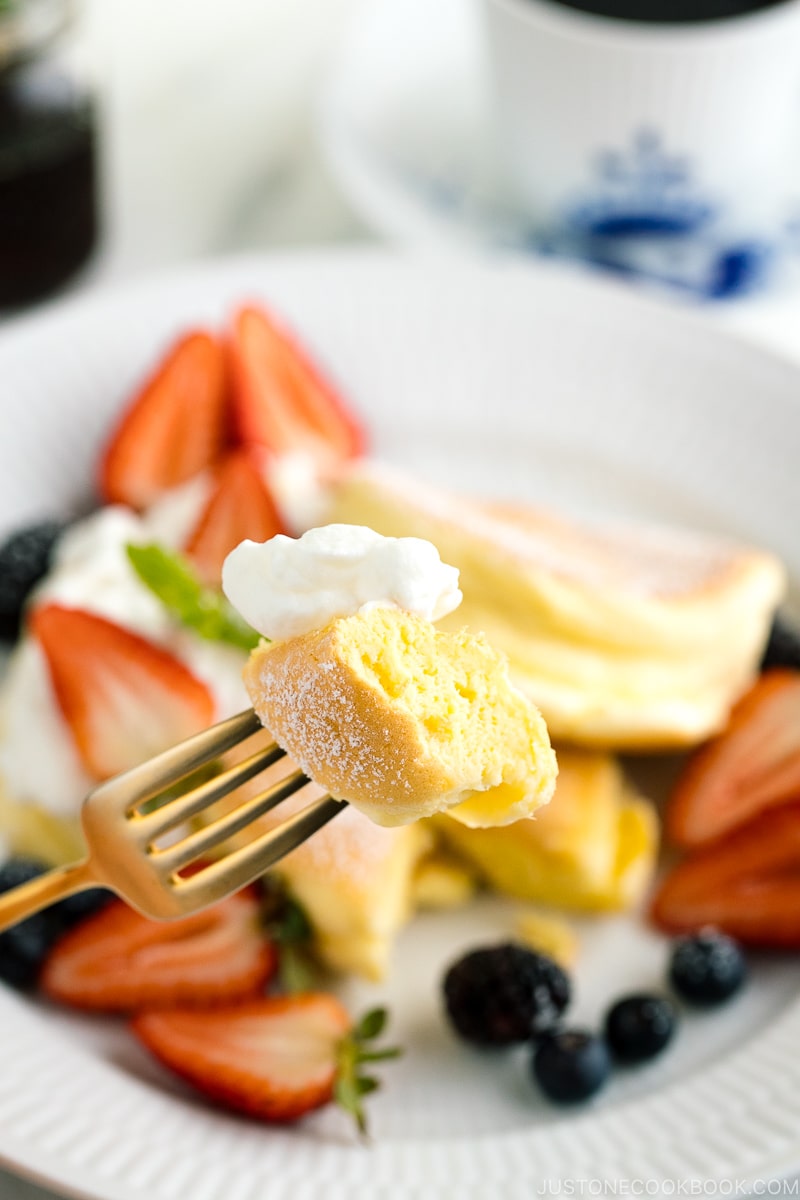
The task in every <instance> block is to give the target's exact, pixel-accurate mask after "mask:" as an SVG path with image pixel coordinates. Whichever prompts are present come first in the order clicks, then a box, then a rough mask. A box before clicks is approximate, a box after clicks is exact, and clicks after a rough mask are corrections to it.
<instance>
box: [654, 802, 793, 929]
mask: <svg viewBox="0 0 800 1200" xmlns="http://www.w3.org/2000/svg"><path fill="white" fill-rule="evenodd" d="M652 916H653V920H654V921H655V923H656V924H657V925H658V926H659V927H660V928H661V929H664V930H665V931H666V932H668V933H689V932H691V931H693V930H695V929H700V928H702V926H704V925H715V926H717V927H718V928H719V929H722V930H724V931H725V933H729V934H730V935H731V936H732V937H735V938H738V939H739V940H740V941H742V942H745V943H747V944H748V945H752V946H764V947H773V948H791V949H800V801H794V802H793V803H791V804H784V805H781V806H780V807H779V808H773V809H770V810H769V811H767V812H764V813H761V815H760V816H758V817H756V818H755V820H753V821H750V822H749V823H748V824H747V825H743V826H742V827H741V828H739V829H736V830H734V831H733V833H729V834H728V835H727V837H724V838H722V839H720V840H719V841H717V842H715V843H714V844H713V845H711V846H707V847H705V848H704V849H702V850H698V851H696V852H695V853H694V854H692V855H691V856H690V857H689V858H687V859H685V860H684V861H683V862H682V863H679V864H678V866H677V867H675V868H674V869H673V870H672V871H671V872H670V873H669V874H668V875H667V877H666V879H665V880H664V882H663V883H662V884H661V887H660V888H659V890H658V892H657V894H656V897H655V900H654V901H653V906H652Z"/></svg>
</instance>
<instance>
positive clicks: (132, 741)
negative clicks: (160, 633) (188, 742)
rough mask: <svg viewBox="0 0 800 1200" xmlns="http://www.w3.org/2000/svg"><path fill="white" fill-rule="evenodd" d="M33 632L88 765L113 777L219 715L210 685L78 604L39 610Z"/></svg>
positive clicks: (98, 773) (32, 618)
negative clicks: (215, 714) (216, 713)
mask: <svg viewBox="0 0 800 1200" xmlns="http://www.w3.org/2000/svg"><path fill="white" fill-rule="evenodd" d="M30 631H31V633H32V634H33V636H34V637H35V638H36V640H37V641H38V643H39V645H40V646H41V648H42V650H43V651H44V654H45V657H46V659H47V665H48V667H49V670H50V678H51V680H52V684H53V689H54V691H55V694H56V697H57V699H58V703H59V705H60V708H61V711H62V713H63V714H64V718H65V720H66V721H67V724H68V725H69V727H70V730H71V732H72V736H73V739H74V742H75V746H76V748H77V750H78V753H79V754H80V757H81V759H82V761H83V764H84V766H85V767H86V770H87V771H88V772H89V773H90V774H91V775H93V776H94V777H95V779H107V778H108V777H109V776H110V775H116V774H118V773H119V772H120V771H126V770H128V768H130V767H133V766H136V765H137V764H138V763H140V762H144V761H145V760H146V759H148V758H151V757H152V756H153V755H154V754H158V753H159V752H160V751H161V750H165V749H167V747H168V746H171V745H173V744H174V743H175V742H179V741H181V740H182V739H183V738H185V737H188V736H189V735H190V734H192V733H196V732H197V730H198V729H204V728H205V727H206V726H207V725H210V724H211V722H212V720H213V719H214V701H213V698H212V696H211V693H210V692H209V690H208V688H207V687H206V685H205V684H204V683H202V682H201V680H199V679H197V678H196V676H194V675H193V674H192V673H191V671H189V669H188V668H187V667H185V666H184V665H183V663H181V662H179V661H178V659H176V658H173V656H172V655H171V654H169V653H168V652H167V651H166V650H163V649H161V647H159V646H155V645H153V643H152V642H148V641H147V640H146V639H145V638H143V637H139V635H138V634H135V633H131V631H130V630H128V629H123V628H122V627H121V626H120V625H115V624H114V623H113V621H107V620H106V619H105V617H100V616H97V615H96V614H95V613H89V612H84V611H83V610H82V609H78V608H64V607H63V606H62V605H60V604H47V605H43V606H41V607H39V608H36V609H34V611H33V612H32V614H31V616H30Z"/></svg>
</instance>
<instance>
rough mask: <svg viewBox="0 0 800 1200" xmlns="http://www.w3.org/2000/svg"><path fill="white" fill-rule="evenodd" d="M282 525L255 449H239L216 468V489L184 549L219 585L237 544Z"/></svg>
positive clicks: (264, 535) (269, 533) (270, 534)
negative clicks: (225, 565)
mask: <svg viewBox="0 0 800 1200" xmlns="http://www.w3.org/2000/svg"><path fill="white" fill-rule="evenodd" d="M283 529H284V527H283V524H282V523H281V519H280V516H279V515H278V510H277V508H276V506H275V501H274V500H273V498H272V494H271V492H270V490H269V488H268V487H267V484H266V482H265V480H264V476H263V474H262V472H261V471H260V470H259V467H258V463H257V461H256V455H255V453H254V452H253V451H250V450H237V451H234V452H233V453H232V454H229V455H228V457H227V458H226V459H225V460H224V461H223V462H222V463H221V464H220V465H219V467H218V468H217V470H216V481H215V486H214V490H213V492H212V494H211V496H210V497H209V499H208V502H207V504H206V506H205V508H204V509H203V511H202V513H201V514H200V517H199V519H198V522H197V524H196V526H195V528H194V529H193V531H192V533H191V534H190V535H189V540H188V542H187V543H186V547H185V549H186V553H187V554H188V555H189V557H190V558H191V560H192V562H193V563H194V565H195V567H196V568H197V571H198V573H199V574H200V575H201V576H202V578H203V580H204V582H206V583H211V584H216V585H217V586H219V583H220V579H221V578H222V564H223V562H224V561H225V559H226V558H227V556H228V555H229V554H230V552H231V550H233V548H234V546H238V545H239V542H241V541H244V539H245V538H251V539H252V540H253V541H254V542H265V541H267V539H268V538H271V537H274V536H275V534H276V533H282V532H283Z"/></svg>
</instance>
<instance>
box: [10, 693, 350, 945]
mask: <svg viewBox="0 0 800 1200" xmlns="http://www.w3.org/2000/svg"><path fill="white" fill-rule="evenodd" d="M258 732H261V733H263V732H264V729H263V726H262V725H261V722H260V721H259V719H258V717H257V716H256V714H255V713H254V712H253V710H252V709H248V710H247V711H246V712H243V713H239V714H238V716H235V717H230V718H229V719H228V720H227V721H222V722H221V723H220V724H219V725H213V726H212V727H211V728H210V729H205V730H203V731H202V732H201V733H197V734H195V735H194V736H193V737H190V738H188V739H187V740H186V741H184V742H181V743H180V744H179V745H177V746H173V747H172V748H171V749H169V750H165V751H164V753H163V754H159V755H157V756H156V757H155V758H152V759H150V760H149V762H146V763H143V764H142V765H141V766H139V767H134V768H133V769H132V770H130V771H126V772H124V774H122V775H117V776H115V778H113V779H109V780H108V781H107V782H105V783H102V784H101V785H100V786H99V787H97V788H95V789H94V790H93V791H92V792H90V793H89V795H88V796H87V797H86V799H85V800H84V802H83V807H82V809H81V823H82V825H83V832H84V836H85V839H86V844H87V847H88V853H87V856H86V858H85V859H83V860H81V861H80V862H76V863H71V864H70V865H69V866H65V867H56V868H55V869H54V870H52V871H48V872H47V873H46V874H44V875H40V876H38V877H37V878H36V879H32V880H30V882H29V883H24V884H21V885H20V886H19V887H16V888H13V889H12V890H10V891H8V892H6V893H4V894H3V895H0V930H2V929H6V928H8V926H9V925H14V924H15V923H16V922H17V921H21V920H22V919H23V918H24V917H28V916H30V915H31V913H34V912H36V911H37V910H38V909H40V908H44V907H45V906H46V905H48V904H51V903H53V901H55V900H60V899H62V898H63V897H64V896H68V895H71V894H72V893H73V892H80V891H83V890H84V889H85V888H89V887H95V886H97V885H101V886H103V887H107V888H110V889H111V890H112V891H114V892H116V893H117V894H118V895H119V896H121V897H122V898H123V899H124V900H127V902H128V903H129V904H131V905H132V906H133V907H134V908H137V909H138V910H139V911H140V912H141V913H144V915H145V916H147V917H152V918H154V919H155V920H171V919H173V918H175V917H183V916H187V915H188V914H189V913H193V912H197V911H198V910H199V909H201V908H205V907H206V906H207V905H209V904H213V903H215V901H217V900H221V899H223V897H225V896H229V895H230V894H231V893H232V892H236V891H238V890H239V889H240V888H242V887H245V886H246V885H247V884H248V883H252V882H253V880H254V879H257V878H258V876H259V875H262V874H263V873H264V871H266V870H267V869H268V868H269V867H271V866H272V865H273V864H274V863H276V862H278V860H279V859H281V858H283V857H284V856H285V855H287V854H288V853H289V852H290V850H294V849H295V848H296V847H297V846H299V845H300V844H301V842H304V841H306V839H307V838H309V837H310V836H311V835H312V834H313V833H316V831H317V830H318V829H321V828H322V826H323V825H325V824H326V823H327V822H328V821H330V820H331V818H332V817H335V816H336V814H337V813H338V812H340V811H341V809H343V808H345V807H346V806H347V801H345V800H334V799H332V798H331V797H330V796H320V797H318V798H317V799H315V800H313V801H311V803H309V804H308V805H307V806H306V807H305V808H302V809H301V810H300V811H299V812H296V813H294V814H293V815H292V816H290V817H289V818H288V819H287V820H285V821H283V822H281V823H279V824H277V825H275V826H273V827H272V828H271V829H268V830H267V831H264V830H263V829H259V828H258V827H257V826H256V827H254V822H256V821H257V820H258V818H259V817H262V816H264V815H265V814H266V813H268V812H269V811H270V810H271V809H273V808H275V807H277V805H279V804H280V803H281V802H282V801H284V800H286V799H288V797H290V796H292V795H294V794H295V793H296V792H299V791H300V789H301V788H303V787H305V786H306V784H308V783H309V782H310V780H309V779H308V778H307V776H305V775H304V774H303V772H302V771H300V770H299V769H298V770H294V771H291V772H290V773H289V774H285V775H283V776H282V777H281V778H280V779H278V780H277V781H276V782H274V783H272V784H271V785H270V786H269V787H267V788H266V789H265V790H264V791H261V792H259V793H258V795H256V796H248V797H247V798H245V799H244V800H242V801H241V802H240V803H238V804H235V805H234V806H233V807H232V808H226V810H225V811H224V812H223V813H222V814H221V815H217V816H211V817H209V818H208V819H207V823H206V821H205V820H204V823H202V824H200V825H199V826H198V827H193V828H190V829H189V831H188V832H184V830H183V829H182V826H185V825H186V823H187V822H192V821H193V820H194V819H195V818H198V817H200V816H201V815H202V814H208V810H209V809H210V807H211V806H212V805H213V804H215V803H216V802H217V801H219V800H222V799H223V798H224V797H226V796H229V795H230V793H231V792H233V791H234V790H235V789H236V788H239V787H241V786H242V785H243V784H244V783H247V782H248V781H249V780H251V779H254V778H255V777H256V776H257V775H259V774H261V772H262V771H265V770H267V768H269V767H271V766H273V765H274V764H275V763H277V762H279V761H280V759H282V758H283V757H284V756H285V752H284V751H283V750H281V749H280V747H279V746H277V745H276V744H275V743H274V742H273V743H270V744H269V745H267V746H262V747H260V748H259V749H258V750H256V751H255V752H254V753H252V754H250V755H249V756H248V757H247V758H245V759H243V760H242V761H241V762H238V763H236V764H235V765H234V766H232V767H229V768H228V769H226V770H224V771H222V772H221V773H220V774H218V775H215V776H214V777H213V778H211V779H206V780H205V781H204V782H202V783H200V784H199V785H197V786H194V787H191V786H190V784H189V783H188V782H187V777H189V776H191V775H192V774H193V773H194V772H196V771H197V770H198V769H200V768H202V767H204V766H207V765H208V764H210V763H213V762H214V760H215V759H218V758H219V757H220V755H222V754H225V753H226V752H227V751H229V750H232V749H233V748H234V747H237V746H239V745H240V743H242V742H244V741H245V740H246V739H248V738H250V737H252V736H253V734H256V733H258ZM182 781H183V782H184V783H185V784H186V786H187V787H188V789H189V790H187V791H181V790H180V784H181V782H182ZM176 786H177V787H178V794H177V795H174V796H173V797H172V798H169V799H166V800H165V801H164V802H163V803H160V804H158V806H157V807H155V808H153V807H152V803H153V801H154V800H156V799H157V798H158V797H159V796H160V795H162V794H163V793H164V792H165V791H166V790H167V789H174V788H176ZM236 835H241V836H239V837H238V839H237V841H236V843H235V844H234V845H229V846H226V845H225V843H226V842H228V841H229V839H231V838H234V837H236ZM209 855H212V856H214V857H211V858H209V857H208V856H209ZM183 872H187V873H186V874H184V873H183Z"/></svg>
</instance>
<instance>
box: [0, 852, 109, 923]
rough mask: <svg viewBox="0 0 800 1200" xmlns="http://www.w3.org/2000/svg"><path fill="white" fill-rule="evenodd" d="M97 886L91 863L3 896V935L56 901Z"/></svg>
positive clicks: (57, 872) (38, 878)
mask: <svg viewBox="0 0 800 1200" xmlns="http://www.w3.org/2000/svg"><path fill="white" fill-rule="evenodd" d="M96 883H97V879H96V878H95V876H94V874H93V873H92V871H91V869H90V864H89V861H88V859H87V860H84V861H83V862H77V863H70V864H69V866H66V867H55V868H54V869H53V870H52V871H46V872H45V874H44V875H37V876H36V878H35V879H30V880H29V881H28V882H27V883H21V884H20V885H19V887H15V888H11V890H10V891H8V892H4V893H3V894H2V895H0V931H1V930H3V929H8V927H9V925H16V924H17V922H18V921H22V920H23V919H24V918H25V917H29V916H31V914H32V913H35V912H38V911H39V909H40V908H46V907H47V905H48V904H52V903H53V902H54V901H55V900H62V899H63V898H64V897H65V896H71V895H72V893H73V892H82V891H83V890H84V888H88V887H92V886H93V885H94V884H96Z"/></svg>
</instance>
